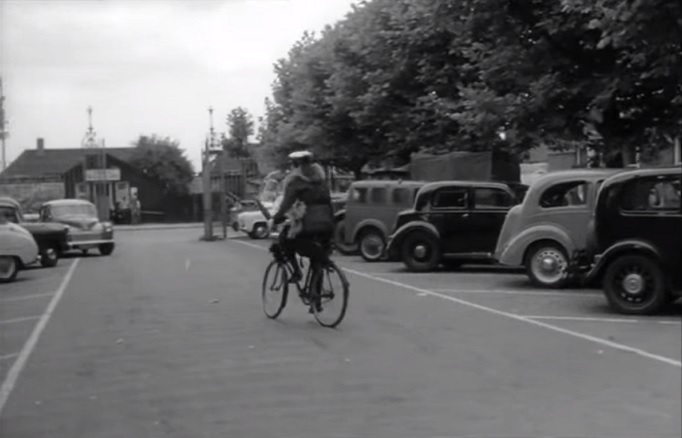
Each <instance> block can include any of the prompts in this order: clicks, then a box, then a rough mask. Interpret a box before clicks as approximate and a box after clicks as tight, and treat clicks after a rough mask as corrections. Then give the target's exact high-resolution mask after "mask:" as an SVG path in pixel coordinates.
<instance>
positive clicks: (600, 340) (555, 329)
mask: <svg viewBox="0 0 682 438" xmlns="http://www.w3.org/2000/svg"><path fill="white" fill-rule="evenodd" d="M235 242H237V243H240V244H242V245H245V246H249V247H251V248H257V249H260V250H267V248H263V247H262V246H259V245H255V244H253V243H250V242H244V241H239V240H235ZM343 270H344V271H346V272H348V273H350V274H353V275H356V276H358V277H362V278H366V279H370V280H374V281H377V282H380V283H384V284H389V285H391V286H395V287H399V288H402V289H406V290H409V291H412V292H416V293H418V294H425V295H429V296H432V297H436V298H441V299H443V300H447V301H450V302H453V303H457V304H461V305H463V306H467V307H471V308H474V309H478V310H481V311H484V312H488V313H491V314H493V315H497V316H504V317H506V318H509V319H513V320H516V321H520V322H525V323H527V324H531V325H534V326H536V327H542V328H545V329H548V330H551V331H553V332H557V333H562V334H564V335H568V336H572V337H574V338H578V339H582V340H585V341H589V342H592V343H595V344H598V345H601V346H603V347H609V348H612V349H614V350H620V351H625V352H628V353H633V354H636V355H638V356H642V357H645V358H647V359H651V360H654V361H656V362H660V363H664V364H667V365H672V366H675V367H678V368H682V362H680V361H679V360H676V359H672V358H670V357H666V356H661V355H658V354H654V353H650V352H648V351H646V350H642V349H640V348H635V347H631V346H629V345H625V344H621V343H618V342H613V341H609V340H607V339H603V338H599V337H597V336H592V335H588V334H585V333H580V332H577V331H575V330H569V329H565V328H563V327H559V326H557V325H553V324H549V323H546V322H542V321H539V320H537V319H530V318H527V317H525V316H522V315H517V314H515V313H509V312H505V311H502V310H497V309H493V308H492V307H487V306H483V305H481V304H476V303H474V302H471V301H466V300H463V299H461V298H455V297H452V296H450V295H445V294H442V293H439V292H434V291H432V290H428V289H424V288H420V287H416V286H412V285H410V284H406V283H401V282H399V281H394V280H389V279H387V278H382V277H377V276H375V275H371V274H367V273H365V272H361V271H356V270H355V269H350V268H346V267H343ZM351 289H352V288H351ZM351 293H352V292H351Z"/></svg>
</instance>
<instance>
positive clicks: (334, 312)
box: [311, 263, 350, 328]
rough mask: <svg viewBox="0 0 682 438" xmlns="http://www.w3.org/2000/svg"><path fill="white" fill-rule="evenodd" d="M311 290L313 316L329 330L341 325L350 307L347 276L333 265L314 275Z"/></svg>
mask: <svg viewBox="0 0 682 438" xmlns="http://www.w3.org/2000/svg"><path fill="white" fill-rule="evenodd" d="M311 289H312V290H311V296H312V300H313V303H312V307H313V315H314V316H315V319H316V320H317V322H318V323H319V324H320V325H322V326H324V327H329V328H334V327H336V326H337V325H339V324H340V323H341V321H342V320H343V317H344V316H345V315H346V308H347V307H348V290H349V289H350V287H349V283H348V280H347V279H346V274H344V273H343V271H342V270H341V269H340V268H339V267H338V266H336V264H334V263H332V264H330V265H329V266H327V267H325V268H322V269H320V270H318V271H316V272H315V273H314V274H313V278H312V279H311Z"/></svg>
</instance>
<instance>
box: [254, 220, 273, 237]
mask: <svg viewBox="0 0 682 438" xmlns="http://www.w3.org/2000/svg"><path fill="white" fill-rule="evenodd" d="M269 235H270V230H268V226H267V225H266V224H264V223H258V224H256V225H254V226H253V230H252V231H251V232H250V233H249V237H250V238H252V239H265V238H266V237H268V236H269Z"/></svg>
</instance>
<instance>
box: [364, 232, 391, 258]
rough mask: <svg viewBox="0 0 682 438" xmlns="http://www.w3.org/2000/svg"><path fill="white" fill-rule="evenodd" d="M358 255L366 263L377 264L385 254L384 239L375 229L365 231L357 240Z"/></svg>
mask: <svg viewBox="0 0 682 438" xmlns="http://www.w3.org/2000/svg"><path fill="white" fill-rule="evenodd" d="M359 247H360V255H361V256H362V258H363V259H364V260H365V261H367V262H377V261H379V260H381V258H382V257H383V256H384V254H385V253H386V239H384V236H382V235H381V232H380V231H379V230H377V229H375V228H371V229H368V230H365V231H363V232H362V234H360V239H359Z"/></svg>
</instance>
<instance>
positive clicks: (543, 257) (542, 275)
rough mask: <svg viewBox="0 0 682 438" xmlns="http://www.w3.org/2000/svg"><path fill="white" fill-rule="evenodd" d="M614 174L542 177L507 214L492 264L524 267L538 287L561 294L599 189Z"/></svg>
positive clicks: (581, 172) (581, 248)
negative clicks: (494, 260)
mask: <svg viewBox="0 0 682 438" xmlns="http://www.w3.org/2000/svg"><path fill="white" fill-rule="evenodd" d="M617 172H619V170H618V169H571V170H565V171H559V172H552V173H548V174H546V175H544V176H543V177H541V178H540V179H538V180H537V181H535V182H534V183H533V185H532V186H531V187H530V189H529V190H528V192H527V194H526V196H525V199H524V201H523V203H521V204H519V205H517V206H515V207H513V208H512V209H511V210H509V212H508V213H507V216H506V218H505V221H504V226H503V227H502V231H501V233H500V237H499V239H498V240H497V245H496V249H495V256H494V257H495V259H496V260H497V262H499V263H500V264H502V265H509V266H525V268H526V273H527V275H528V277H529V278H530V280H531V281H532V282H533V284H535V285H536V286H539V287H546V288H559V287H562V286H564V285H565V284H566V282H567V281H569V279H570V275H569V274H570V267H571V265H572V264H575V263H577V262H579V260H577V259H576V255H578V254H580V251H585V250H586V249H587V244H588V235H589V231H588V229H589V223H590V219H591V216H592V211H593V210H594V203H595V199H596V196H597V191H598V190H599V186H600V184H601V183H602V182H603V181H604V180H605V179H606V178H608V177H609V176H611V175H613V174H615V173H617Z"/></svg>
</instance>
